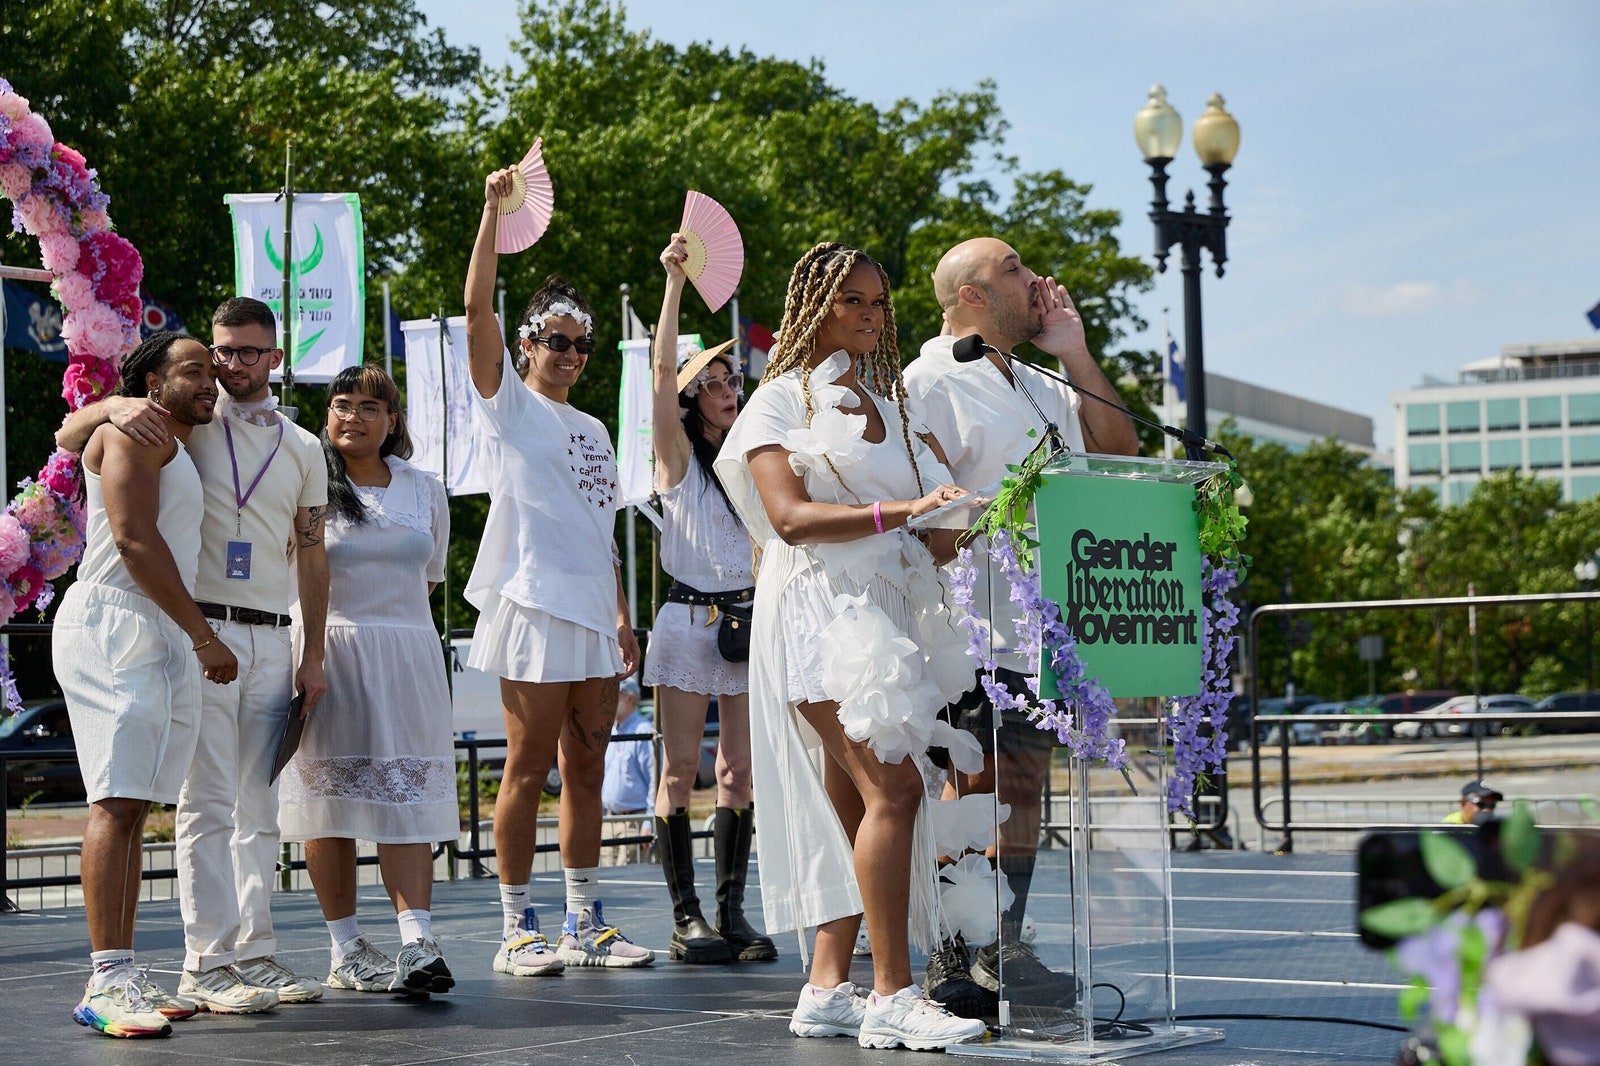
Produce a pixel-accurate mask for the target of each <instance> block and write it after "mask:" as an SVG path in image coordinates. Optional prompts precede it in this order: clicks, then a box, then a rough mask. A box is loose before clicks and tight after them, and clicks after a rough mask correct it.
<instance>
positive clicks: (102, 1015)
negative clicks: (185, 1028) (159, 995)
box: [72, 973, 172, 1037]
mask: <svg viewBox="0 0 1600 1066" xmlns="http://www.w3.org/2000/svg"><path fill="white" fill-rule="evenodd" d="M72 1020H73V1021H75V1022H77V1023H78V1024H79V1025H87V1026H88V1027H89V1028H91V1029H93V1030H95V1031H96V1032H99V1033H104V1034H106V1035H107V1036H121V1037H140V1036H166V1035H167V1034H168V1033H170V1032H172V1024H171V1023H170V1022H168V1021H167V1019H166V1017H165V1016H164V1015H163V1014H162V1013H161V1012H160V1011H158V1010H156V1008H155V1005H154V1004H152V1003H150V1002H149V1001H148V1000H146V999H145V998H144V994H143V993H142V992H141V991H140V990H139V984H138V982H137V981H136V980H135V979H134V974H132V973H126V974H123V975H120V976H117V977H113V978H112V980H111V981H110V982H108V983H107V984H106V985H104V986H103V987H101V988H95V987H94V985H93V984H92V983H91V984H89V985H86V986H85V987H84V990H83V999H82V1000H81V1001H79V1003H78V1005H77V1007H75V1008H73V1011H72Z"/></svg>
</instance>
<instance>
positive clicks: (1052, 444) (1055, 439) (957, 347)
mask: <svg viewBox="0 0 1600 1066" xmlns="http://www.w3.org/2000/svg"><path fill="white" fill-rule="evenodd" d="M950 351H951V353H952V354H953V355H954V356H955V360H956V362H958V363H973V362H976V361H977V360H979V359H982V358H983V355H984V352H985V351H990V352H998V351H1000V350H999V349H998V348H995V347H993V346H992V345H988V344H985V343H983V338H982V337H980V336H978V335H977V334H976V333H974V334H972V335H970V336H966V337H962V338H961V339H960V340H958V341H956V342H955V344H954V345H952V346H951V348H950ZM1001 354H1005V353H1003V352H1002V353H1001ZM1008 358H1009V356H1008ZM1011 380H1012V381H1013V382H1014V383H1015V384H1016V386H1017V388H1019V389H1021V390H1022V395H1023V396H1025V397H1027V400H1028V403H1029V404H1030V405H1031V406H1032V407H1033V411H1034V413H1035V414H1037V415H1038V416H1039V421H1040V422H1042V423H1044V440H1043V441H1041V443H1042V444H1044V445H1045V446H1046V447H1048V448H1049V449H1050V454H1051V455H1054V454H1055V453H1056V452H1059V451H1065V450H1066V447H1067V441H1066V438H1065V437H1063V436H1062V435H1061V427H1060V426H1058V425H1056V423H1055V421H1054V420H1053V419H1051V417H1050V416H1049V415H1047V414H1045V413H1044V408H1042V407H1040V406H1039V401H1038V400H1035V399H1034V398H1033V393H1031V392H1029V391H1028V386H1027V385H1026V384H1025V383H1024V382H1023V380H1022V379H1021V378H1020V377H1017V376H1016V375H1015V374H1013V375H1012V377H1011ZM1069 384H1070V383H1069Z"/></svg>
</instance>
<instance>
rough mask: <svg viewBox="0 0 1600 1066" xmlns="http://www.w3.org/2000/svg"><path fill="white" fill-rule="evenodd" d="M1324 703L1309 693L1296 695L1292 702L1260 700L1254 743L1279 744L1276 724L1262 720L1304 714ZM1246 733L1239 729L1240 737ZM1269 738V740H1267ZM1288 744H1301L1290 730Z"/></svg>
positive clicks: (1323, 700) (1321, 699)
mask: <svg viewBox="0 0 1600 1066" xmlns="http://www.w3.org/2000/svg"><path fill="white" fill-rule="evenodd" d="M1326 702H1327V701H1326V700H1325V699H1323V698H1322V697H1321V696H1313V695H1311V694H1309V693H1308V694H1306V695H1296V696H1295V697H1294V699H1292V700H1291V699H1286V698H1284V697H1275V698H1273V699H1269V700H1262V701H1261V708H1260V710H1258V711H1257V712H1256V743H1258V744H1262V745H1268V744H1278V743H1281V739H1280V737H1279V735H1278V732H1277V729H1276V726H1277V723H1275V722H1268V721H1263V719H1266V718H1269V717H1272V716H1275V715H1284V714H1305V713H1306V712H1307V711H1308V710H1310V709H1311V708H1312V707H1314V706H1316V705H1318V704H1322V703H1326ZM1299 724H1300V725H1301V726H1305V725H1306V723H1299ZM1246 733H1248V730H1246V729H1243V728H1241V729H1240V731H1239V734H1240V735H1241V736H1242V735H1245V734H1246ZM1269 737H1270V738H1271V739H1268V738H1269ZM1289 743H1291V744H1298V743H1302V742H1301V741H1298V740H1296V739H1295V733H1294V732H1293V731H1292V730H1291V732H1290V735H1289Z"/></svg>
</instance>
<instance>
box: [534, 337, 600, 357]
mask: <svg viewBox="0 0 1600 1066" xmlns="http://www.w3.org/2000/svg"><path fill="white" fill-rule="evenodd" d="M528 339H529V340H530V341H532V342H533V343H534V344H542V345H544V346H545V347H546V348H549V349H550V350H551V351H552V352H555V353H556V354H557V355H560V354H561V353H562V352H564V351H566V350H568V349H569V348H576V349H577V350H578V354H579V355H588V354H590V353H591V352H593V351H594V338H593V337H579V338H578V339H577V340H573V339H572V338H571V337H569V336H567V335H566V334H565V333H552V334H550V336H548V337H529V338H528Z"/></svg>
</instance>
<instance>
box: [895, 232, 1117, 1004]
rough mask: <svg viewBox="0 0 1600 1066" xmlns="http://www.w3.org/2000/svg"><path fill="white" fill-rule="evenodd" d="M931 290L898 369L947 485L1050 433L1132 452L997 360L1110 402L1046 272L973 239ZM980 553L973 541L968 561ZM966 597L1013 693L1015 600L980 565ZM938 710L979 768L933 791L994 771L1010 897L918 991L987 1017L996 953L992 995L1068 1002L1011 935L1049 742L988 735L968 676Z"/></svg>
mask: <svg viewBox="0 0 1600 1066" xmlns="http://www.w3.org/2000/svg"><path fill="white" fill-rule="evenodd" d="M933 291H934V295H935V296H936V297H937V298H938V301H939V306H940V307H941V308H943V309H944V317H945V322H946V329H947V331H946V332H945V333H944V334H942V335H940V336H938V337H934V338H933V339H931V340H929V341H928V342H927V343H925V344H924V345H923V346H922V352H921V354H920V355H918V356H917V358H916V359H913V360H912V361H911V362H910V363H909V364H908V365H907V366H906V368H905V383H906V389H907V393H908V395H907V408H908V411H909V412H910V413H911V414H912V415H913V416H914V418H916V419H920V420H921V421H922V422H923V423H924V424H925V425H926V426H927V428H928V430H929V431H930V433H931V434H932V436H933V437H934V439H936V440H938V441H939V443H940V445H942V447H943V450H944V453H945V454H944V459H945V461H946V463H947V465H948V466H949V467H950V472H951V475H952V480H953V481H954V482H955V483H956V484H958V485H965V486H967V487H969V488H972V489H974V490H978V489H982V488H985V487H987V486H990V485H994V484H995V483H997V482H999V481H1000V479H1001V478H1003V477H1005V476H1006V474H1007V469H1006V468H1007V467H1008V466H1009V465H1013V464H1016V463H1020V462H1022V460H1023V459H1024V458H1026V457H1027V455H1028V453H1029V452H1031V451H1032V450H1033V449H1034V448H1035V447H1038V446H1039V445H1040V444H1041V442H1044V441H1046V440H1047V438H1051V437H1053V438H1054V440H1053V442H1052V443H1053V444H1054V445H1055V446H1056V447H1060V448H1064V449H1066V450H1068V451H1076V452H1098V453H1101V454H1110V455H1133V454H1136V453H1137V452H1138V450H1139V438H1138V436H1137V434H1136V433H1135V432H1134V428H1133V423H1132V421H1131V420H1130V419H1129V418H1128V417H1127V416H1126V415H1124V414H1122V413H1121V412H1120V411H1118V410H1116V409H1114V408H1113V407H1111V406H1107V405H1106V404H1099V403H1092V402H1091V403H1087V404H1085V403H1083V402H1082V401H1081V398H1080V397H1079V396H1078V395H1077V394H1076V393H1075V392H1073V391H1072V390H1071V389H1070V388H1068V387H1067V386H1066V385H1065V384H1063V383H1061V382H1060V381H1057V380H1053V379H1052V378H1051V377H1049V376H1046V374H1044V373H1042V372H1040V371H1039V370H1037V369H1035V368H1033V367H1031V366H1029V365H1028V364H1027V363H1025V362H1023V361H1021V360H1014V359H1012V358H1010V355H1011V353H1012V352H1014V351H1015V350H1016V349H1017V348H1018V347H1020V346H1021V345H1022V344H1024V343H1026V342H1029V341H1031V342H1032V343H1033V345H1034V347H1036V348H1038V349H1039V350H1040V351H1041V352H1043V353H1044V354H1045V355H1048V356H1052V357H1054V358H1055V359H1057V360H1058V361H1059V362H1060V364H1061V369H1062V370H1063V371H1064V372H1065V373H1066V375H1067V376H1068V377H1069V378H1070V379H1071V380H1072V382H1073V383H1074V384H1076V385H1077V386H1078V387H1079V388H1081V389H1085V390H1087V391H1090V392H1093V393H1095V394H1096V395H1097V396H1100V397H1101V398H1103V399H1106V400H1110V401H1113V402H1116V403H1120V400H1119V399H1118V396H1117V392H1116V390H1115V389H1114V388H1113V387H1112V385H1111V382H1110V380H1109V379H1108V378H1107V377H1106V375H1105V373H1104V372H1103V371H1102V370H1101V369H1100V366H1099V364H1098V363H1097V362H1096V361H1095V359H1094V356H1093V355H1092V354H1091V353H1090V351H1089V345H1088V341H1087V339H1086V337H1085V335H1084V328H1083V320H1082V318H1080V317H1079V315H1078V311H1077V308H1076V307H1074V306H1073V303H1072V297H1071V296H1070V295H1068V293H1067V290H1066V289H1065V288H1063V287H1062V286H1060V285H1058V284H1056V281H1055V279H1054V278H1049V277H1039V276H1038V275H1036V274H1035V273H1034V272H1033V271H1031V270H1029V269H1028V267H1027V266H1026V265H1025V264H1024V263H1023V262H1022V257H1021V256H1020V255H1018V254H1017V252H1016V250H1015V249H1014V248H1012V247H1011V246H1010V245H1009V244H1007V243H1006V242H1004V241H1002V240H998V239H996V238H993V237H979V238H975V239H973V240H969V241H963V242H962V243H961V244H958V245H956V246H955V247H954V248H951V249H950V250H949V251H948V252H946V253H945V254H944V257H943V258H942V259H940V260H939V265H938V267H937V269H935V270H934V273H933ZM985 547H986V546H985V545H983V544H982V543H975V544H974V548H975V550H976V552H977V554H979V555H980V556H981V554H982V552H983V551H984V550H985ZM973 592H974V603H975V604H977V605H978V609H979V610H980V611H981V612H982V613H983V614H984V615H985V617H987V618H989V619H991V620H993V621H994V627H993V628H994V635H995V645H996V646H995V655H994V657H995V659H996V660H997V661H998V662H999V663H1000V668H999V669H998V670H997V672H996V673H997V676H998V680H1000V681H1001V682H1002V683H1003V684H1004V685H1005V686H1006V688H1007V689H1009V690H1010V691H1012V692H1022V691H1026V687H1025V686H1026V684H1027V681H1026V678H1025V676H1024V673H1023V671H1025V670H1026V669H1027V666H1026V664H1025V663H1024V662H1023V661H1021V657H1020V656H1017V655H1015V654H1014V653H1011V652H1009V651H1008V650H1006V648H1005V647H1004V640H1005V638H1007V637H1010V636H1011V635H1012V634H1014V632H1015V630H1014V629H1013V628H1012V626H1011V619H1012V616H1013V614H1014V613H1015V610H1016V608H1015V607H1013V606H1012V605H1011V603H1010V601H1009V599H1008V596H1007V591H1006V590H1005V589H1003V588H1000V589H994V590H993V591H992V592H991V590H990V587H989V581H988V575H987V572H986V571H985V570H984V569H983V568H981V567H980V568H979V572H978V580H977V582H976V585H975V587H974V590H973ZM942 714H943V716H944V717H946V718H947V719H948V720H949V721H950V722H951V724H952V725H955V726H957V727H958V728H962V729H966V730H967V731H969V732H971V733H972V734H973V735H974V736H976V737H977V739H978V741H979V743H980V744H981V745H982V747H983V749H984V769H983V771H982V772H981V773H977V774H965V773H961V772H959V771H957V770H956V769H955V768H954V767H948V770H949V775H950V776H949V782H948V783H947V784H946V786H945V795H946V798H952V797H954V796H955V795H962V796H965V795H971V794H976V793H992V792H994V791H995V789H996V778H997V777H998V780H999V792H1000V797H999V798H1000V802H1002V803H1007V804H1010V805H1011V815H1010V817H1009V818H1007V819H1006V821H1005V822H1004V823H1003V824H1002V825H1001V827H1000V842H999V848H998V855H997V865H998V869H999V871H1000V873H1001V874H1002V875H1004V876H1005V878H1006V881H1007V883H1008V884H1009V886H1010V888H1011V890H1012V893H1013V895H1014V901H1013V902H1012V904H1011V906H1010V907H1009V908H1008V909H1007V910H1006V911H1005V913H1004V914H1003V915H1002V921H1001V935H1000V940H999V941H997V942H996V943H994V944H989V945H982V946H979V947H978V948H977V950H976V952H972V953H970V955H969V947H968V945H966V944H965V943H963V942H962V940H961V938H959V937H955V938H953V939H951V940H946V941H945V942H943V943H942V944H940V945H939V946H938V948H937V949H936V950H935V951H934V952H933V953H932V954H931V955H930V956H929V958H928V972H927V977H926V979H925V980H924V982H923V988H924V990H925V991H926V992H927V994H928V996H929V998H931V999H936V1000H939V1001H941V1002H943V1003H944V1004H945V1006H946V1007H947V1008H948V1009H949V1010H951V1011H952V1012H954V1013H956V1014H960V1015H962V1016H964V1017H973V1018H978V1017H994V1016H995V1014H996V1013H997V1010H998V996H997V993H998V989H999V978H998V972H999V968H1000V964H1001V962H1002V961H1003V964H1004V967H1005V981H1006V998H1007V999H1008V1000H1010V1001H1011V1002H1012V1003H1014V1004H1015V1003H1026V1004H1030V1005H1051V1004H1058V1003H1068V1004H1070V1003H1071V1002H1072V1001H1073V999H1074V998H1075V996H1076V991H1077V982H1076V980H1075V979H1074V978H1073V976H1072V975H1071V974H1070V973H1062V972H1058V971H1055V970H1051V969H1049V968H1048V967H1046V966H1045V965H1044V964H1043V963H1042V962H1040V961H1039V958H1038V956H1037V955H1036V954H1034V951H1033V948H1032V946H1031V944H1029V943H1028V942H1025V941H1024V939H1023V935H1022V919H1023V915H1024V914H1025V912H1026V907H1027V901H1028V889H1029V886H1030V885H1031V883H1032V879H1033V867H1034V859H1035V853H1036V852H1037V850H1038V843H1039V824H1040V814H1041V810H1040V807H1041V796H1042V793H1043V789H1044V783H1045V776H1046V774H1048V773H1049V769H1050V755H1051V751H1052V750H1053V749H1054V748H1055V747H1056V740H1055V736H1054V734H1053V733H1051V732H1049V731H1047V730H1040V729H1038V728H1036V727H1035V726H1034V724H1033V723H1032V722H1030V721H1028V719H1027V717H1026V716H1025V715H1023V714H1022V713H1021V712H1018V711H1010V710H1007V711H1004V712H1002V714H1001V717H1000V721H999V729H998V730H992V729H991V723H993V722H994V707H993V704H992V703H991V702H990V700H989V698H988V696H987V695H986V694H985V693H984V691H983V687H982V686H981V685H980V684H977V683H976V679H975V683H974V686H973V688H972V690H971V691H969V692H968V693H967V694H966V695H965V696H964V697H962V699H961V700H960V701H959V702H958V703H955V704H952V705H951V706H950V707H947V708H946V709H945V710H944V711H943V712H942ZM997 736H998V740H996V737H997ZM995 749H998V750H995ZM997 770H998V773H997ZM949 858H951V859H955V858H959V856H949Z"/></svg>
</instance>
